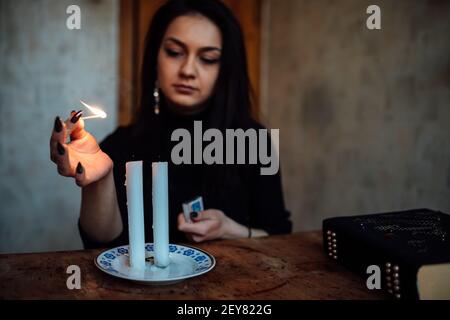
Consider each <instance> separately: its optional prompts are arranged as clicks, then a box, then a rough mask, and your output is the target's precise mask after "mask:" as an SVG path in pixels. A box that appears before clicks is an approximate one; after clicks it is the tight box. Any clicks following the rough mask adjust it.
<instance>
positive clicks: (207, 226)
mask: <svg viewBox="0 0 450 320" xmlns="http://www.w3.org/2000/svg"><path fill="white" fill-rule="evenodd" d="M191 219H192V220H193V221H192V222H193V223H190V222H187V221H186V219H185V218H184V215H183V213H180V214H179V215H178V230H180V231H183V232H185V233H186V235H187V237H188V238H189V239H190V240H192V241H194V242H202V241H206V240H213V239H231V238H238V237H241V236H242V237H245V236H246V233H247V232H248V231H247V230H248V229H247V227H245V226H243V225H241V224H238V223H237V222H236V221H234V220H232V219H230V218H229V217H227V216H226V215H225V214H224V213H223V212H222V211H221V210H216V209H208V210H204V211H199V212H197V217H195V214H194V216H192V214H191Z"/></svg>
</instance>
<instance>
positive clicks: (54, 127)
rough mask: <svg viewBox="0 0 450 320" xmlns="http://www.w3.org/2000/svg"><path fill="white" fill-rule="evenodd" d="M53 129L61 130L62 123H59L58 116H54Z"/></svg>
mask: <svg viewBox="0 0 450 320" xmlns="http://www.w3.org/2000/svg"><path fill="white" fill-rule="evenodd" d="M53 130H55V132H61V130H62V123H61V119H60V118H59V117H56V118H55V124H54V125H53Z"/></svg>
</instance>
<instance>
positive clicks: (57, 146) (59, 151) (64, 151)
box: [56, 142, 66, 156]
mask: <svg viewBox="0 0 450 320" xmlns="http://www.w3.org/2000/svg"><path fill="white" fill-rule="evenodd" d="M56 149H58V153H59V155H60V156H62V155H64V153H66V150H64V147H63V146H62V144H61V143H59V142H58V144H57V145H56Z"/></svg>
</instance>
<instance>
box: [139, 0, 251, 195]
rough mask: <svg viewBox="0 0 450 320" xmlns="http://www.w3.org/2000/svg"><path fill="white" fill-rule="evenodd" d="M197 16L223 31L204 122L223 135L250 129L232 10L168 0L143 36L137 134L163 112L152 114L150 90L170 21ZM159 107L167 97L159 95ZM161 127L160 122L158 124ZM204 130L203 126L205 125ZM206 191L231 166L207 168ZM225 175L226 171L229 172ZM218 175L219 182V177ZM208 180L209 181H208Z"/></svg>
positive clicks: (214, 0) (213, 0) (208, 1)
mask: <svg viewBox="0 0 450 320" xmlns="http://www.w3.org/2000/svg"><path fill="white" fill-rule="evenodd" d="M191 14H200V15H202V16H204V17H206V18H208V19H209V20H211V21H212V22H213V23H214V24H215V25H216V26H217V27H218V28H219V30H220V31H221V35H222V53H221V58H220V71H219V75H218V79H217V81H216V85H215V88H214V90H213V93H212V95H211V97H210V98H209V100H208V103H209V105H208V109H209V110H208V119H207V121H206V122H207V123H206V126H207V127H209V128H217V129H219V130H221V131H222V132H223V133H224V132H225V129H227V128H244V129H245V128H247V127H249V126H251V123H252V120H251V98H250V94H251V92H252V91H251V87H250V81H249V76H248V71H247V58H246V51H245V45H244V40H243V35H242V31H241V28H240V25H239V23H238V21H237V20H236V18H235V17H234V15H233V14H232V12H231V11H230V9H228V8H227V7H226V6H225V5H224V4H223V3H222V2H220V1H218V0H169V1H168V2H166V3H165V4H164V5H163V6H162V7H160V8H159V9H158V11H157V12H156V13H155V15H154V17H153V20H152V22H151V24H150V28H149V30H148V32H147V37H146V45H145V50H144V56H143V63H142V70H141V73H142V75H141V77H142V78H141V80H142V83H141V88H142V90H141V92H142V95H141V100H140V106H139V110H138V112H137V113H136V115H135V119H134V127H135V131H136V132H141V131H145V130H146V129H145V128H149V127H150V128H152V127H153V128H156V127H158V123H159V122H161V114H159V115H156V114H155V113H154V104H155V98H154V96H153V90H154V86H155V81H156V78H157V58H158V52H159V50H160V46H161V43H162V40H163V37H164V35H165V33H166V30H167V29H168V27H169V25H170V24H171V22H172V21H173V20H174V19H176V18H177V17H180V16H184V15H191ZM160 95H161V99H160V104H161V108H162V109H163V108H164V107H165V106H164V104H165V98H164V95H163V94H162V93H160ZM159 125H160V124H159ZM204 127H205V126H204ZM209 167H211V168H208V169H209V170H210V172H209V174H206V175H205V176H208V178H207V179H205V182H204V189H206V190H208V191H211V187H212V184H211V183H208V182H211V181H213V182H214V185H216V186H217V185H218V184H219V183H221V182H223V181H221V182H219V181H220V180H223V179H224V178H225V177H229V176H230V170H233V168H232V166H228V165H221V166H218V167H221V168H218V167H217V166H209ZM227 171H228V172H227ZM220 177H222V178H220ZM206 180H207V181H206Z"/></svg>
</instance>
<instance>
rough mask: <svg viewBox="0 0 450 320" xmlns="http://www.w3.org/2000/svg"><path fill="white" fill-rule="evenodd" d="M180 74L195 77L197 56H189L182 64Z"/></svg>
mask: <svg viewBox="0 0 450 320" xmlns="http://www.w3.org/2000/svg"><path fill="white" fill-rule="evenodd" d="M180 75H181V76H182V77H185V78H195V77H196V75H197V70H196V66H195V57H188V58H187V59H186V60H185V61H184V63H183V64H182V65H181V69H180Z"/></svg>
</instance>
